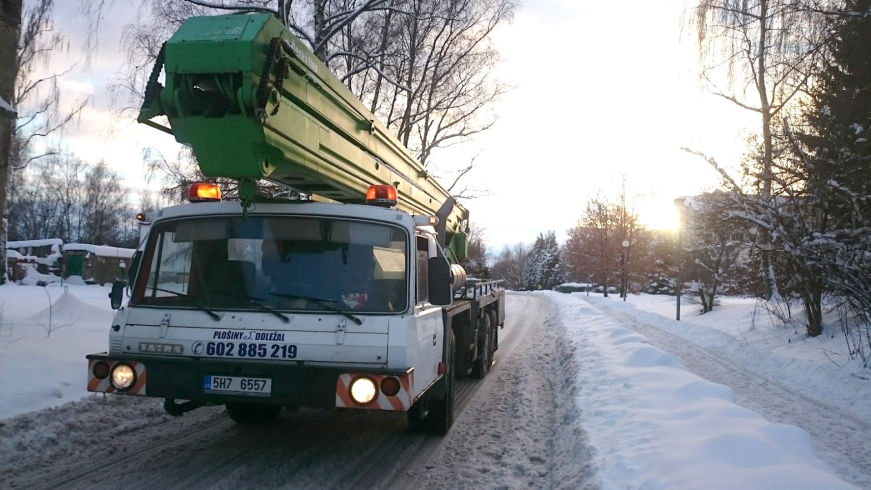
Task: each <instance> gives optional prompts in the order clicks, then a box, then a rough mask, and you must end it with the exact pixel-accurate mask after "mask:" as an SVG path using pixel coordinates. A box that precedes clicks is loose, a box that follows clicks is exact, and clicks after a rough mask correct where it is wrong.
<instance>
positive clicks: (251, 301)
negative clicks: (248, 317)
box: [208, 291, 290, 323]
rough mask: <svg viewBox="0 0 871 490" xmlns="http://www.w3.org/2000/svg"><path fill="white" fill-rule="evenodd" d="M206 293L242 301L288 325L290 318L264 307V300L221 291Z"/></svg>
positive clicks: (269, 307)
mask: <svg viewBox="0 0 871 490" xmlns="http://www.w3.org/2000/svg"><path fill="white" fill-rule="evenodd" d="M208 293H209V294H218V295H221V296H226V297H228V298H234V299H244V300H245V301H247V302H248V304H249V305H252V306H256V307H257V308H258V309H260V310H261V311H265V312H267V313H272V314H273V315H275V316H277V317H278V318H281V321H282V322H284V323H288V322H289V321H290V318H288V317H287V315H285V314H284V313H281V312H280V311H277V310H276V309H275V308H272V307H271V306H266V305H264V304H263V303H262V301H266V300H265V299H263V298H256V297H254V296H249V295H247V294H232V293H225V292H222V291H209V292H208Z"/></svg>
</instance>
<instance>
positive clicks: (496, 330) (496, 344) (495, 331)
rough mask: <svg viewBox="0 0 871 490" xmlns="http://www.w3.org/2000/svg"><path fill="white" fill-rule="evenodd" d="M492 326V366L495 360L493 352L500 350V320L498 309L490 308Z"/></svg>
mask: <svg viewBox="0 0 871 490" xmlns="http://www.w3.org/2000/svg"><path fill="white" fill-rule="evenodd" d="M490 328H491V330H490V331H491V332H492V333H493V336H492V337H491V339H492V340H491V341H490V352H491V354H490V360H491V362H490V366H492V365H493V362H495V358H494V357H493V354H494V353H495V352H496V351H497V350H499V320H498V316H497V315H496V310H490Z"/></svg>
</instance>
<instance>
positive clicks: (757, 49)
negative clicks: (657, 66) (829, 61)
mask: <svg viewBox="0 0 871 490" xmlns="http://www.w3.org/2000/svg"><path fill="white" fill-rule="evenodd" d="M824 3H825V2H824V0H819V1H817V0H804V1H793V0H756V1H752V2H748V1H744V0H700V1H699V3H698V4H697V5H696V7H695V9H694V10H693V12H692V15H691V16H690V20H689V22H690V24H691V25H692V26H694V27H695V28H696V29H697V41H698V47H699V59H700V65H701V72H700V73H701V77H702V80H703V81H704V82H705V84H706V85H707V86H708V88H709V89H710V90H711V91H712V93H714V94H715V95H717V96H719V97H722V98H724V99H726V100H728V101H730V102H732V103H733V104H735V105H736V106H738V107H740V108H742V109H745V110H749V111H753V112H755V113H757V114H758V115H759V122H760V126H759V130H760V145H761V152H760V154H759V157H758V159H757V162H756V165H755V168H753V169H752V175H753V177H754V182H753V184H754V186H755V188H756V192H755V194H754V195H753V196H752V199H753V200H755V201H756V202H755V203H748V206H749V204H753V206H752V207H754V208H755V216H754V219H755V220H757V221H762V222H766V223H768V224H769V226H763V227H762V228H761V230H762V232H761V233H760V235H759V240H758V242H757V244H756V245H757V246H758V247H759V249H760V251H761V257H762V274H763V276H764V278H765V281H766V298H769V299H770V298H778V297H779V296H780V293H779V292H778V289H777V279H776V274H775V272H774V267H773V264H772V263H771V256H770V253H771V250H772V244H771V243H770V242H771V234H770V229H771V228H773V226H771V223H773V221H774V218H775V215H774V214H772V213H775V214H776V212H777V210H776V206H774V205H773V201H772V197H773V196H774V195H776V194H777V193H778V192H779V191H780V189H777V188H776V186H775V182H776V180H775V179H774V160H775V148H774V136H773V131H774V129H775V128H774V126H775V124H776V118H777V117H778V116H779V115H780V114H781V112H782V111H783V110H784V109H785V108H787V107H788V106H789V104H790V103H792V102H793V101H794V99H795V97H796V95H797V94H799V93H800V91H801V90H802V89H803V88H804V87H805V86H806V82H807V81H808V78H809V77H810V76H811V75H812V74H813V70H814V67H815V63H816V57H817V55H818V53H819V50H820V48H821V36H822V32H821V28H820V27H821V25H822V23H821V20H820V16H821V15H822V13H821V12H822V9H823V7H824ZM733 182H734V179H733ZM748 197H749V195H748Z"/></svg>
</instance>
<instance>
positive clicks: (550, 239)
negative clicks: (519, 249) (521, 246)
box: [523, 231, 562, 289]
mask: <svg viewBox="0 0 871 490" xmlns="http://www.w3.org/2000/svg"><path fill="white" fill-rule="evenodd" d="M561 282H562V277H561V274H560V250H559V244H558V243H557V241H556V233H554V232H553V231H549V232H547V233H539V235H538V237H537V238H536V239H535V244H534V245H533V246H532V251H530V252H529V256H528V257H527V259H526V267H524V269H523V287H524V289H553V288H554V287H555V286H557V285H558V284H559V283H561Z"/></svg>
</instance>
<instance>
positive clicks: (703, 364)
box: [590, 303, 871, 488]
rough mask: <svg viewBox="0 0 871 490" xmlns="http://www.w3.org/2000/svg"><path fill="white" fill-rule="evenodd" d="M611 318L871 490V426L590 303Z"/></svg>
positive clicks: (664, 333) (659, 330) (707, 352)
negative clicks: (792, 429) (786, 427)
mask: <svg viewBox="0 0 871 490" xmlns="http://www.w3.org/2000/svg"><path fill="white" fill-rule="evenodd" d="M590 306H591V307H593V308H595V309H597V310H598V311H600V312H602V313H604V314H605V315H608V316H611V317H614V318H617V319H619V321H621V322H623V323H624V324H627V325H629V326H631V327H632V328H633V329H634V330H635V331H636V332H638V333H639V334H641V335H642V336H644V337H645V338H647V339H648V340H649V341H650V343H651V344H652V345H654V346H656V347H658V348H660V349H662V350H664V351H667V352H671V353H672V354H674V355H675V356H677V357H678V358H679V359H680V360H681V362H682V363H683V364H684V366H686V367H687V369H689V370H690V371H692V372H693V373H695V374H697V375H699V376H701V377H703V378H705V379H707V380H708V381H712V382H715V383H719V384H722V385H725V386H728V387H730V388H731V389H732V391H733V393H734V395H735V402H736V403H737V404H739V405H742V406H744V407H746V408H749V409H751V410H753V411H755V412H757V413H759V414H760V415H762V416H763V417H765V418H766V419H768V420H769V421H772V422H778V423H785V424H790V425H795V426H798V427H801V428H802V429H804V430H805V431H807V432H808V433H809V434H810V435H811V437H812V439H813V441H814V446H815V449H816V453H817V456H818V457H819V458H820V459H821V460H822V461H824V462H826V463H827V464H829V465H830V466H831V467H832V468H833V469H834V470H835V471H836V472H837V473H838V475H839V476H841V477H842V478H844V479H845V480H847V481H849V482H850V483H852V484H854V485H857V486H858V487H860V488H871V444H869V443H868V434H869V433H871V426H869V424H867V423H865V422H864V421H862V420H860V419H858V418H856V417H854V416H852V415H850V414H846V413H843V412H841V411H840V410H838V408H837V407H833V406H830V405H827V404H824V403H820V402H818V401H816V400H813V399H811V398H808V397H807V396H805V395H802V394H800V393H795V392H793V391H791V390H789V389H788V388H787V387H785V386H783V385H781V384H780V383H778V382H777V381H776V380H771V379H769V378H766V377H764V376H762V375H760V374H759V373H755V372H751V371H748V370H746V369H745V368H743V367H741V366H738V365H736V364H734V363H732V362H729V361H728V360H727V359H724V358H723V357H721V356H718V355H716V354H714V353H712V352H710V351H708V350H707V349H705V348H703V347H700V346H698V345H696V344H693V343H691V342H689V341H687V340H684V339H682V338H680V337H678V336H676V335H674V334H671V333H669V332H666V331H665V330H662V329H660V328H658V327H656V326H655V325H652V324H649V323H646V322H643V321H641V320H639V319H637V318H634V317H632V316H630V315H626V314H623V313H620V312H617V311H614V310H612V309H610V308H608V307H607V306H605V305H601V304H593V303H590Z"/></svg>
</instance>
